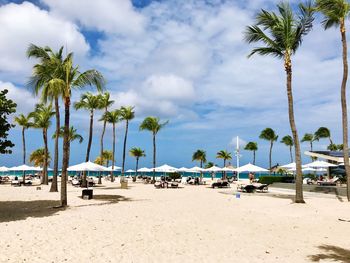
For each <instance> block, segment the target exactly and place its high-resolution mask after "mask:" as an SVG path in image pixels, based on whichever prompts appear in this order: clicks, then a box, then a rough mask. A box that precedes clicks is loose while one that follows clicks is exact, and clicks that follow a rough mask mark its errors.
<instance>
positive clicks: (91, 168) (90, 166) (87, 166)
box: [67, 161, 108, 172]
mask: <svg viewBox="0 0 350 263" xmlns="http://www.w3.org/2000/svg"><path fill="white" fill-rule="evenodd" d="M67 170H68V171H75V172H84V171H86V172H104V171H108V169H107V168H106V167H104V166H102V165H98V164H96V163H92V162H90V161H89V162H85V163H80V164H77V165H73V166H70V167H68V169H67Z"/></svg>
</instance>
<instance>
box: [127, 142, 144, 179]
mask: <svg viewBox="0 0 350 263" xmlns="http://www.w3.org/2000/svg"><path fill="white" fill-rule="evenodd" d="M129 154H130V156H132V157H135V158H136V169H135V175H136V176H137V170H138V168H139V159H140V157H145V156H146V154H145V151H144V150H142V149H141V148H138V147H133V148H131V149H130V150H129Z"/></svg>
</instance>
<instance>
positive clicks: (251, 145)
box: [244, 142, 258, 165]
mask: <svg viewBox="0 0 350 263" xmlns="http://www.w3.org/2000/svg"><path fill="white" fill-rule="evenodd" d="M244 150H246V151H252V152H253V164H254V165H255V153H256V151H257V150H258V143H257V142H248V143H247V145H246V146H245V147H244Z"/></svg>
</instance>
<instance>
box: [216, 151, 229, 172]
mask: <svg viewBox="0 0 350 263" xmlns="http://www.w3.org/2000/svg"><path fill="white" fill-rule="evenodd" d="M216 158H218V159H223V160H224V167H226V161H227V160H231V159H232V154H231V153H230V152H228V151H227V150H221V151H219V152H217V153H216ZM223 177H224V179H226V172H224V173H223Z"/></svg>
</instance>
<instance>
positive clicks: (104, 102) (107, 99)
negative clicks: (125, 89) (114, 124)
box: [98, 92, 114, 184]
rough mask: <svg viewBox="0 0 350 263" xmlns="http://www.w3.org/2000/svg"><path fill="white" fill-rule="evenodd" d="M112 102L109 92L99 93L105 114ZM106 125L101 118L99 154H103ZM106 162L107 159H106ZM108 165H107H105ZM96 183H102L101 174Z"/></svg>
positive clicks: (101, 106)
mask: <svg viewBox="0 0 350 263" xmlns="http://www.w3.org/2000/svg"><path fill="white" fill-rule="evenodd" d="M113 103H114V100H111V99H110V94H109V92H105V93H103V94H100V104H101V105H100V108H101V109H104V113H103V114H106V112H107V111H108V108H109V107H110V106H111V105H112V104H113ZM106 125H107V121H106V120H103V128H102V133H101V139H100V144H101V150H100V156H103V152H104V149H103V138H104V136H105V132H106ZM107 163H108V161H107ZM107 166H108V165H107ZM98 184H102V178H101V176H99V177H98Z"/></svg>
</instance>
